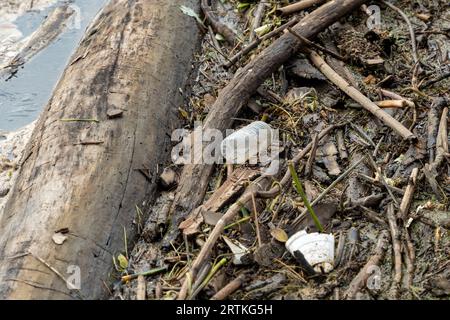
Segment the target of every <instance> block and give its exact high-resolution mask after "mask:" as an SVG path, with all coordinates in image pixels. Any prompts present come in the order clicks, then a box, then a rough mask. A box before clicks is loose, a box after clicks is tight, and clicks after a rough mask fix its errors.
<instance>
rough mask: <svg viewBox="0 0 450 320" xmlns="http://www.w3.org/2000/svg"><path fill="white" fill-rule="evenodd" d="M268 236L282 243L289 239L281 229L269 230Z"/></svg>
mask: <svg viewBox="0 0 450 320" xmlns="http://www.w3.org/2000/svg"><path fill="white" fill-rule="evenodd" d="M270 234H271V235H272V237H273V238H274V239H275V240H277V241H279V242H282V243H285V242H286V241H288V239H289V237H288V235H287V233H286V231H284V230H283V229H281V228H273V229H272V230H270Z"/></svg>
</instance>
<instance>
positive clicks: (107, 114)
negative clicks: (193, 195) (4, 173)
mask: <svg viewBox="0 0 450 320" xmlns="http://www.w3.org/2000/svg"><path fill="white" fill-rule="evenodd" d="M180 5H184V6H188V7H190V8H193V9H195V10H196V11H197V12H198V10H199V4H198V1H195V0H174V1H170V3H169V2H167V1H162V0H111V1H110V3H109V4H108V5H107V6H106V7H105V8H104V10H103V11H102V12H101V13H100V14H99V15H98V16H97V18H96V20H95V22H94V23H93V24H92V25H91V26H90V28H88V30H87V32H86V35H85V37H84V39H83V40H82V42H81V43H80V46H79V48H78V49H77V51H76V53H75V54H74V55H73V58H72V60H71V62H70V64H69V66H68V67H67V68H66V70H65V72H64V75H63V76H62V78H61V80H60V81H59V83H58V85H57V87H56V89H55V91H54V93H53V96H52V98H51V99H50V102H49V103H48V105H47V107H46V109H45V110H44V112H43V114H42V115H41V117H40V119H39V122H38V124H37V127H36V129H35V131H34V132H33V135H32V138H31V141H30V143H29V145H28V147H27V150H26V151H25V155H24V158H23V159H22V164H21V169H20V173H19V177H18V180H17V182H16V184H15V186H14V188H13V190H12V191H11V196H10V199H9V201H8V203H7V204H6V207H5V211H4V213H3V215H2V216H1V217H0V299H70V298H74V297H75V298H77V297H81V298H88V299H97V298H103V297H105V296H106V295H107V294H108V289H107V286H106V284H108V283H109V282H110V281H111V280H112V277H111V276H110V274H111V271H112V269H113V268H112V266H113V264H112V257H113V255H117V254H118V253H120V251H122V252H123V251H124V250H125V249H124V247H125V246H126V244H124V241H126V239H132V238H133V234H134V233H135V231H134V229H135V223H133V221H139V219H141V220H142V219H143V217H139V216H138V214H139V213H137V212H136V210H135V208H136V206H139V207H141V208H142V206H143V203H147V205H148V203H149V199H151V198H152V196H153V195H154V192H155V188H156V183H155V182H156V177H157V174H158V169H157V168H158V165H161V164H164V163H165V162H167V161H168V160H169V152H170V150H169V149H168V147H167V146H170V144H171V142H170V133H171V132H172V130H174V129H175V128H176V127H174V126H175V125H176V123H177V122H176V119H177V110H178V106H179V105H180V104H181V103H182V102H183V97H182V95H181V94H180V92H179V88H184V87H185V86H186V84H187V81H188V80H187V79H188V75H189V72H190V71H191V60H192V57H193V55H194V52H195V49H196V47H197V44H198V43H199V41H197V40H199V29H198V27H197V25H196V21H195V19H192V18H191V17H189V16H187V15H184V14H183V13H182V12H181V10H180V8H179V7H180ZM143 172H145V174H143ZM58 230H59V231H61V232H60V233H57V234H59V237H58V238H57V239H55V238H54V236H55V232H57V231H58ZM124 232H126V233H127V234H126V236H125V235H124ZM61 234H62V236H61ZM128 245H131V243H129V244H128ZM77 271H79V276H80V279H79V280H80V283H79V284H80V287H77V285H76V283H77V281H74V283H75V284H73V283H72V280H76V279H74V277H75V278H76V276H77ZM67 282H70V283H71V285H68V284H67Z"/></svg>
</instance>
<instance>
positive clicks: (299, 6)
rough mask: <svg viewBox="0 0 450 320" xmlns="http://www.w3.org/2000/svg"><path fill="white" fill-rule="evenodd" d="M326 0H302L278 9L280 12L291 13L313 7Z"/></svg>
mask: <svg viewBox="0 0 450 320" xmlns="http://www.w3.org/2000/svg"><path fill="white" fill-rule="evenodd" d="M325 1H326V0H301V1H299V2H296V3H293V4H290V5H287V6H285V7H283V8H280V9H278V11H279V12H281V13H282V14H291V13H294V12H298V11H300V10H305V9H308V8H311V7H312V6H314V5H316V4H322V3H324V2H325Z"/></svg>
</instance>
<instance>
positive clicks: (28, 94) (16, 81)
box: [0, 0, 107, 132]
mask: <svg viewBox="0 0 450 320" xmlns="http://www.w3.org/2000/svg"><path fill="white" fill-rule="evenodd" d="M1 1H3V0H0V3H1ZM64 2H65V1H58V2H57V3H56V4H55V5H60V4H61V3H64ZM106 2H107V0H74V1H72V2H71V7H72V8H73V9H74V10H75V15H74V17H73V20H72V21H71V23H70V24H69V27H68V28H66V30H65V31H64V32H63V33H62V34H61V35H60V36H59V37H58V38H57V39H56V40H55V41H54V42H53V43H52V44H50V45H49V46H48V47H47V48H46V49H44V50H43V51H41V52H40V53H39V54H37V55H36V56H35V57H34V58H33V59H32V60H31V61H29V62H27V63H26V64H25V65H24V66H23V68H21V69H19V71H18V73H17V74H16V75H15V76H14V77H13V78H11V79H9V80H8V81H6V80H5V79H0V132H2V131H13V130H16V129H19V128H21V127H23V126H25V125H27V124H29V123H31V122H32V121H33V120H35V119H37V117H38V116H39V114H40V112H41V110H42V109H43V107H44V106H45V105H46V103H47V101H48V99H49V98H50V96H51V94H52V91H53V88H54V87H55V85H56V83H57V81H58V79H59V78H60V76H61V75H62V73H63V71H64V68H65V66H66V65H67V62H68V61H69V58H70V56H71V55H72V53H73V52H74V50H75V48H76V46H77V44H78V43H79V41H80V40H81V38H82V36H83V34H84V31H85V29H86V27H87V26H88V25H89V24H90V23H91V21H92V20H93V18H94V17H95V16H96V14H97V13H98V11H99V10H100V9H101V8H102V7H103V6H104V4H105V3H106ZM55 5H54V6H55ZM54 6H51V7H48V8H46V9H44V10H40V11H28V12H25V13H24V14H23V15H21V16H20V17H18V18H17V19H16V20H15V21H14V22H13V23H14V24H15V25H16V26H17V27H18V30H19V31H20V32H21V33H22V34H23V36H22V37H27V36H29V35H30V34H31V33H33V32H34V31H35V30H36V29H37V28H38V27H39V25H40V24H41V23H42V21H44V19H45V17H46V16H47V14H48V13H49V12H50V10H52V9H54ZM0 18H1V17H0Z"/></svg>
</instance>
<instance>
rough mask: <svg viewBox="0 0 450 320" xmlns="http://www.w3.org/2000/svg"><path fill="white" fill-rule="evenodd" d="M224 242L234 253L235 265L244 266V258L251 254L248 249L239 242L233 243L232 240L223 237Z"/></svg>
mask: <svg viewBox="0 0 450 320" xmlns="http://www.w3.org/2000/svg"><path fill="white" fill-rule="evenodd" d="M223 240H224V241H225V243H226V244H227V245H228V247H229V248H230V250H231V252H233V263H234V264H235V265H241V264H243V262H242V260H241V259H242V258H243V257H244V256H245V255H247V254H248V253H249V250H248V249H247V247H245V246H244V245H243V244H241V243H240V242H237V241H233V240H231V239H230V238H228V237H226V236H223Z"/></svg>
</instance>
